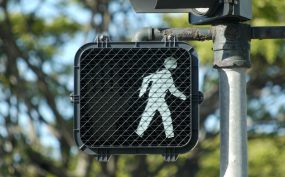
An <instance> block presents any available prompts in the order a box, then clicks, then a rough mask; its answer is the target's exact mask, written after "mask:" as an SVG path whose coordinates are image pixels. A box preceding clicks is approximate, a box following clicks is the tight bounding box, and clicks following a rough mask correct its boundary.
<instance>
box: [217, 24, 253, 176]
mask: <svg viewBox="0 0 285 177" xmlns="http://www.w3.org/2000/svg"><path fill="white" fill-rule="evenodd" d="M248 34H249V28H248V25H244V24H225V25H217V26H215V34H214V39H213V42H214V47H213V50H214V67H215V68H217V69H218V71H219V96H220V97H219V98H220V100H219V101H220V116H221V120H220V125H221V126H220V127H221V130H220V132H221V144H220V177H247V176H248V173H247V172H248V170H247V168H248V165H247V125H246V117H247V106H246V103H247V99H246V69H247V68H249V67H250V45H249V38H248Z"/></svg>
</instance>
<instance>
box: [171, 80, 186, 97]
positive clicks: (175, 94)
mask: <svg viewBox="0 0 285 177" xmlns="http://www.w3.org/2000/svg"><path fill="white" fill-rule="evenodd" d="M169 91H170V93H171V94H172V95H174V96H176V97H178V98H180V99H181V100H184V101H185V100H186V98H187V97H186V95H184V94H183V93H182V92H181V91H179V90H178V89H177V88H176V87H175V85H174V82H173V80H172V84H171V86H170V88H169Z"/></svg>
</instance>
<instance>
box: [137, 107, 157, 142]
mask: <svg viewBox="0 0 285 177" xmlns="http://www.w3.org/2000/svg"><path fill="white" fill-rule="evenodd" d="M156 110H157V109H155V108H154V106H153V104H152V103H150V102H148V103H147V105H146V108H145V110H144V112H143V114H142V117H141V120H140V123H139V126H138V128H137V130H136V133H137V134H138V135H139V136H140V137H142V136H143V133H144V132H145V131H146V129H147V128H148V126H149V124H150V122H151V120H152V118H153V116H154V114H155V111H156Z"/></svg>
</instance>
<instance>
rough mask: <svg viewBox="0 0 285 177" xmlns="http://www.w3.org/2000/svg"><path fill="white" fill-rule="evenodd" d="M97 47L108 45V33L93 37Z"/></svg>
mask: <svg viewBox="0 0 285 177" xmlns="http://www.w3.org/2000/svg"><path fill="white" fill-rule="evenodd" d="M95 41H96V43H97V46H98V47H105V48H107V47H108V43H109V42H110V41H111V39H110V37H109V35H108V34H101V35H98V36H97V37H96V39H95Z"/></svg>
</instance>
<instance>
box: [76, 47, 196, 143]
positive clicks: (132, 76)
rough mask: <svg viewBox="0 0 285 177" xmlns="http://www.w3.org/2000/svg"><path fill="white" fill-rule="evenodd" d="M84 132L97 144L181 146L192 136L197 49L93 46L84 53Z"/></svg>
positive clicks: (81, 88)
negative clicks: (193, 54) (194, 51)
mask: <svg viewBox="0 0 285 177" xmlns="http://www.w3.org/2000/svg"><path fill="white" fill-rule="evenodd" d="M80 136H81V139H82V141H83V143H84V144H85V145H86V146H88V147H91V148H96V147H105V148H108V147H177V146H184V145H186V144H187V143H188V142H189V141H190V139H191V55H190V54H189V52H188V51H187V50H185V49H182V48H151V49H150V48H90V49H86V50H85V51H84V52H83V53H82V55H81V57H80Z"/></svg>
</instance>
